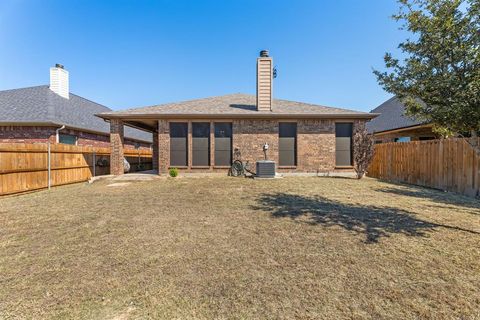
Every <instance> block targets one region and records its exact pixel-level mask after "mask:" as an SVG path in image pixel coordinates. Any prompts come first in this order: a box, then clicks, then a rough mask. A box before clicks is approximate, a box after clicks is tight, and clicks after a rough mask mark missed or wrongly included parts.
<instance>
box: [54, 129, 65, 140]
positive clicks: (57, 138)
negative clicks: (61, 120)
mask: <svg viewBox="0 0 480 320" xmlns="http://www.w3.org/2000/svg"><path fill="white" fill-rule="evenodd" d="M63 129H65V125H63V126H61V127H60V128H58V129H56V130H55V141H56V143H58V142H59V141H60V139H59V137H58V132H59V131H60V130H63Z"/></svg>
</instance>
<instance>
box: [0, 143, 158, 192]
mask: <svg viewBox="0 0 480 320" xmlns="http://www.w3.org/2000/svg"><path fill="white" fill-rule="evenodd" d="M124 153H125V158H126V159H127V161H128V162H129V163H130V167H131V171H132V172H135V171H142V170H150V169H152V152H151V151H150V150H136V149H125V150H124ZM49 164H50V170H49V169H48V168H49ZM109 164H110V148H99V147H87V146H85V147H80V146H72V145H67V144H51V145H50V151H49V145H48V144H46V143H42V144H21V143H3V144H0V195H5V194H12V193H18V192H24V191H30V190H36V189H42V188H47V187H48V186H49V183H48V182H49V176H50V185H51V186H58V185H63V184H69V183H74V182H81V181H87V180H88V179H90V178H91V177H93V176H99V175H105V174H109V172H110V166H109Z"/></svg>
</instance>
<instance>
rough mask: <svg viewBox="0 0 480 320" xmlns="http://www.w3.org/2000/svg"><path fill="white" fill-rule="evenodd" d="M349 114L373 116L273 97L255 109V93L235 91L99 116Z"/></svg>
mask: <svg viewBox="0 0 480 320" xmlns="http://www.w3.org/2000/svg"><path fill="white" fill-rule="evenodd" d="M262 114H263V115H271V116H275V115H307V116H308V115H312V116H315V115H327V116H328V115H332V116H335V115H352V116H359V117H374V115H371V114H369V113H366V112H359V111H353V110H347V109H340V108H332V107H325V106H320V105H314V104H309V103H302V102H295V101H287V100H278V99H274V100H273V104H272V111H257V110H256V96H254V95H248V94H242V93H236V94H229V95H224V96H218V97H210V98H204V99H196V100H189V101H183V102H176V103H167V104H161V105H154V106H150V107H141V108H134V109H127V110H123V111H116V112H107V113H103V114H100V115H99V116H101V117H105V118H108V117H109V116H113V117H115V116H122V115H124V116H135V115H142V116H148V115H158V116H175V115H193V116H194V115H205V116H211V115H217V116H218V115H225V116H230V115H235V116H258V115H262Z"/></svg>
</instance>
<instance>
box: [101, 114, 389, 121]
mask: <svg viewBox="0 0 480 320" xmlns="http://www.w3.org/2000/svg"><path fill="white" fill-rule="evenodd" d="M379 115H380V113H337V114H331V113H330V114H322V113H312V114H308V113H258V114H253V113H252V114H242V113H233V114H226V113H210V114H207V113H205V114H199V113H160V114H131V113H99V114H96V115H95V116H97V117H99V118H102V119H104V120H107V119H124V120H142V119H155V120H158V119H373V118H375V117H377V116H379Z"/></svg>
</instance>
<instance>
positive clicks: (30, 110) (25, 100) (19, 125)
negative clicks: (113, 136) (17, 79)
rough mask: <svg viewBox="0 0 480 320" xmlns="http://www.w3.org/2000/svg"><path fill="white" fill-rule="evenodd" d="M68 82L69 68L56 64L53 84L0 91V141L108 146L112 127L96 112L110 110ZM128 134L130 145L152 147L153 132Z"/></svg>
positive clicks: (127, 142) (136, 131) (133, 131)
mask: <svg viewBox="0 0 480 320" xmlns="http://www.w3.org/2000/svg"><path fill="white" fill-rule="evenodd" d="M68 82H69V79H68V71H66V70H65V69H64V68H63V66H61V65H56V66H55V67H53V68H50V86H48V85H43V86H37V87H29V88H20V89H13V90H5V91H0V142H8V143H10V142H18V143H20V142H22V143H38V142H47V141H50V142H51V143H67V144H75V145H89V146H100V147H109V146H110V127H109V125H108V123H106V122H105V121H103V120H102V119H99V118H98V117H96V116H95V114H96V113H100V112H110V111H111V109H109V108H107V107H105V106H103V105H101V104H98V103H95V102H92V101H90V100H87V99H85V98H82V97H80V96H77V95H75V94H73V93H70V92H69V83H68ZM62 126H65V128H64V129H62V130H60V131H58V134H57V129H58V128H61V127H62ZM125 135H126V138H125V147H127V148H150V147H151V143H152V134H151V133H147V132H144V131H140V130H137V129H132V128H128V129H127V130H126V132H125Z"/></svg>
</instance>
